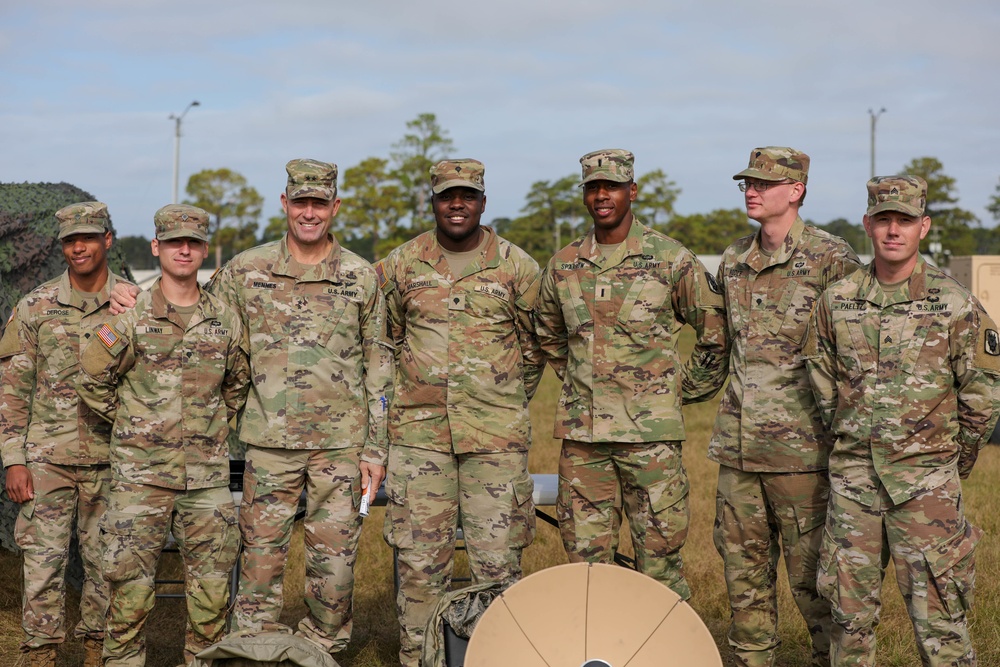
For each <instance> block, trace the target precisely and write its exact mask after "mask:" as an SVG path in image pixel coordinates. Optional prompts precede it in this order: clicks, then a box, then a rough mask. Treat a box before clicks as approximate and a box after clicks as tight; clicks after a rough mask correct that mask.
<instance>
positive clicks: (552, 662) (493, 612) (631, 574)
mask: <svg viewBox="0 0 1000 667" xmlns="http://www.w3.org/2000/svg"><path fill="white" fill-rule="evenodd" d="M513 665H517V667H682V666H683V667H722V658H721V657H720V656H719V649H718V648H716V646H715V640H714V639H712V635H711V633H710V632H709V631H708V628H707V627H705V624H704V623H703V622H702V620H701V618H699V617H698V614H696V613H695V611H694V609H692V608H691V607H690V605H688V604H687V603H686V602H684V601H683V600H681V598H680V596H678V595H677V594H676V593H674V592H673V591H672V590H670V589H669V588H667V587H666V586H664V585H663V584H661V583H660V582H658V581H656V580H655V579H651V578H650V577H647V576H646V575H644V574H640V573H638V572H636V571H634V570H629V569H627V568H623V567H619V566H617V565H603V564H591V563H571V564H569V565H559V566H557V567H551V568H547V569H545V570H542V571H540V572H536V573H535V574H533V575H531V576H530V577H526V578H524V579H522V580H521V581H519V582H518V583H516V584H514V585H513V586H511V587H510V588H508V589H507V590H506V591H504V592H503V594H502V595H501V596H500V597H498V598H497V599H496V600H494V601H493V603H492V604H491V605H490V607H489V608H488V609H487V610H486V612H485V613H484V614H483V615H482V617H481V618H480V619H479V623H478V624H477V625H476V629H475V631H474V632H473V633H472V637H471V638H470V639H469V646H468V650H467V651H466V653H465V667H512V666H513Z"/></svg>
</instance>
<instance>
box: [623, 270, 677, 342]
mask: <svg viewBox="0 0 1000 667" xmlns="http://www.w3.org/2000/svg"><path fill="white" fill-rule="evenodd" d="M669 295H670V285H669V283H668V284H664V283H663V282H661V281H660V280H659V279H658V278H657V277H656V276H653V275H650V276H646V277H645V278H644V279H642V280H636V281H635V282H633V283H632V285H631V286H630V287H629V290H628V293H627V294H626V295H625V300H624V301H623V302H622V307H621V309H620V310H619V311H618V321H619V322H620V323H621V324H622V325H623V326H624V327H625V328H627V329H629V330H631V331H634V332H636V333H640V334H649V333H654V334H657V335H662V334H663V333H665V332H667V331H669V330H670V328H671V326H672V323H673V311H672V309H670V308H664V303H665V302H666V300H667V297H668V296H669ZM664 320H666V321H664Z"/></svg>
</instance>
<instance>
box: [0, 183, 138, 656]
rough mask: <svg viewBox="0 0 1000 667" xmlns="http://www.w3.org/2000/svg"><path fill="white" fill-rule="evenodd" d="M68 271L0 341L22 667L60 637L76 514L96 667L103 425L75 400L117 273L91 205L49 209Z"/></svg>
mask: <svg viewBox="0 0 1000 667" xmlns="http://www.w3.org/2000/svg"><path fill="white" fill-rule="evenodd" d="M56 218H57V219H58V220H59V239H60V240H61V241H62V249H63V255H64V257H65V259H66V263H67V265H68V268H67V270H66V272H65V273H63V274H62V275H61V276H59V277H58V278H56V279H54V280H50V281H49V282H47V283H44V284H43V285H41V286H39V287H38V288H36V289H35V290H34V291H32V292H31V293H30V294H28V295H27V296H26V297H25V298H24V299H22V300H21V302H20V303H19V304H17V308H16V309H15V310H14V311H13V313H12V314H11V319H10V322H9V325H8V326H7V328H6V332H5V334H4V337H3V339H2V340H0V375H2V377H3V381H2V384H0V455H2V456H3V465H4V466H5V467H6V469H7V489H6V490H7V494H8V496H10V498H11V500H13V501H15V502H18V503H22V507H21V512H20V513H19V515H18V519H17V524H16V530H15V534H16V539H17V544H18V545H19V546H20V547H21V549H22V550H23V553H24V615H23V618H22V626H23V627H24V632H25V634H26V638H25V641H24V643H23V644H22V645H21V650H22V651H25V652H27V653H28V656H29V664H31V665H55V656H56V645H57V644H60V643H62V642H63V641H64V640H65V636H66V629H65V627H64V623H65V616H66V615H65V609H64V604H65V595H66V582H65V574H66V564H67V562H68V559H69V545H70V536H71V535H72V532H73V523H74V520H75V521H76V529H77V535H78V536H79V541H80V555H81V556H82V560H83V565H84V582H83V592H82V594H81V599H80V622H79V624H77V626H76V630H75V634H76V636H77V637H82V638H83V641H84V647H85V655H86V657H85V665H87V667H97V665H98V664H99V660H100V656H101V643H102V642H103V641H104V616H105V613H106V611H107V607H108V593H107V586H106V584H105V583H104V579H103V577H102V576H101V553H100V547H99V544H98V529H97V523H98V520H99V519H100V517H101V515H102V514H103V513H104V510H105V508H106V506H107V487H108V483H109V481H110V479H111V466H110V464H109V461H108V442H109V440H110V439H111V430H110V428H108V426H107V424H106V423H105V422H104V420H102V419H101V418H100V417H99V416H98V415H96V414H94V413H93V412H91V410H90V409H89V408H88V407H87V406H86V405H85V404H84V403H82V402H81V401H80V400H79V397H78V396H77V393H76V384H77V379H78V376H79V371H80V365H79V364H80V353H81V351H82V348H83V346H84V344H85V343H86V340H87V338H89V337H90V331H91V329H93V328H94V327H96V326H98V325H100V324H103V323H104V322H106V321H108V320H109V319H110V318H111V315H110V313H109V309H108V299H109V295H110V292H111V289H112V288H113V287H114V286H115V284H116V283H118V282H121V281H123V279H122V278H121V277H120V276H117V275H115V274H114V273H111V272H110V271H109V270H108V263H107V253H108V249H109V248H110V247H111V231H110V230H109V223H110V219H109V216H108V209H107V206H105V205H104V204H102V203H101V202H81V203H79V204H72V205H70V206H66V207H65V208H62V209H60V210H59V211H57V212H56Z"/></svg>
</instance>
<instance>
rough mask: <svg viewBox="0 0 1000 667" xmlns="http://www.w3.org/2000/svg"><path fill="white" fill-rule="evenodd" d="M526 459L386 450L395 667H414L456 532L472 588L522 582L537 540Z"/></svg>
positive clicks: (445, 579)
mask: <svg viewBox="0 0 1000 667" xmlns="http://www.w3.org/2000/svg"><path fill="white" fill-rule="evenodd" d="M533 489H534V482H533V481H532V479H531V475H529V474H528V454H527V452H503V453H496V454H457V455H456V454H452V453H450V452H435V451H430V450H426V449H418V448H416V447H404V446H398V445H393V446H391V447H390V448H389V467H388V479H387V480H386V493H387V494H388V496H389V505H388V508H387V510H386V515H385V525H384V531H383V532H384V535H385V540H386V542H388V543H389V544H390V545H391V546H393V547H395V549H396V562H397V566H398V571H399V590H398V591H397V594H396V607H397V611H398V613H399V624H400V652H399V658H400V664H402V665H404V667H417V666H418V665H419V664H420V652H421V648H422V647H423V641H424V628H425V627H426V626H427V622H428V620H429V619H430V617H431V614H432V613H433V611H434V607H435V605H436V604H437V602H438V600H439V599H440V598H441V596H443V595H444V594H445V593H446V592H447V590H448V586H449V584H450V582H451V574H452V568H453V565H454V555H455V539H456V537H455V535H456V533H455V531H456V528H457V527H458V526H459V525H461V526H462V531H463V534H464V537H465V547H466V551H467V553H468V556H469V569H470V570H471V572H472V581H473V583H484V582H488V581H504V580H506V579H519V578H520V577H521V551H522V550H523V549H524V548H525V547H526V546H528V545H529V544H531V541H532V539H534V536H535V506H534V503H533V501H532V498H531V494H532V491H533Z"/></svg>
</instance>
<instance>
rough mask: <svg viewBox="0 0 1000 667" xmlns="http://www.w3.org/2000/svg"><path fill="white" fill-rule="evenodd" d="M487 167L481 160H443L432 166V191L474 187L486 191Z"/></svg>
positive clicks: (440, 191) (439, 191)
mask: <svg viewBox="0 0 1000 667" xmlns="http://www.w3.org/2000/svg"><path fill="white" fill-rule="evenodd" d="M485 176H486V167H484V166H483V163H482V162H480V161H479V160H472V159H469V158H462V159H460V160H441V161H440V162H438V163H437V164H436V165H434V166H433V167H431V191H432V192H433V193H434V194H440V193H442V192H444V191H445V190H447V189H448V188H460V187H465V188H472V189H473V190H479V191H480V192H486V181H485V180H484V179H485Z"/></svg>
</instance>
